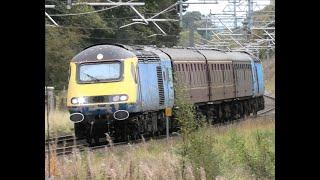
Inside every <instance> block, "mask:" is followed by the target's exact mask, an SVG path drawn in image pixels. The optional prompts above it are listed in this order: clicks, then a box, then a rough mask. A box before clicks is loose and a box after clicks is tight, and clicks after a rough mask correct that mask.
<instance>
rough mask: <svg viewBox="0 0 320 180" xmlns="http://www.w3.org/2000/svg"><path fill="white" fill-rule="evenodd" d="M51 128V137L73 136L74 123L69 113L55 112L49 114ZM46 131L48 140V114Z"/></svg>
mask: <svg viewBox="0 0 320 180" xmlns="http://www.w3.org/2000/svg"><path fill="white" fill-rule="evenodd" d="M49 128H50V137H53V136H62V135H72V134H73V123H72V122H71V121H70V119H69V113H68V112H67V111H53V112H50V113H49ZM45 131H46V135H45V137H46V139H47V131H48V126H47V114H45Z"/></svg>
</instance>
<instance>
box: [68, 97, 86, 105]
mask: <svg viewBox="0 0 320 180" xmlns="http://www.w3.org/2000/svg"><path fill="white" fill-rule="evenodd" d="M85 102H86V99H85V98H84V97H78V98H76V97H74V98H72V99H71V103H72V104H83V103H85Z"/></svg>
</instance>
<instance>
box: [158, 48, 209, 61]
mask: <svg viewBox="0 0 320 180" xmlns="http://www.w3.org/2000/svg"><path fill="white" fill-rule="evenodd" d="M160 49H161V50H162V51H163V52H165V53H166V54H168V55H169V56H170V57H171V59H172V60H173V61H205V60H206V59H205V58H204V57H203V55H201V54H200V53H198V52H197V51H196V50H192V49H175V48H160Z"/></svg>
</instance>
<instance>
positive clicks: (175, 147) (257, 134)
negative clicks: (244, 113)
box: [46, 117, 275, 180]
mask: <svg viewBox="0 0 320 180" xmlns="http://www.w3.org/2000/svg"><path fill="white" fill-rule="evenodd" d="M191 134H192V135H191ZM191 134H190V136H189V137H192V139H188V140H187V141H185V142H183V138H182V137H178V138H171V139H170V140H168V141H166V140H164V139H163V140H155V141H148V142H146V143H140V144H134V145H126V146H114V147H111V148H105V149H103V150H97V151H94V152H90V151H87V152H81V153H80V152H76V151H75V152H74V154H72V155H68V156H65V157H64V156H58V157H56V156H54V153H53V154H52V155H51V174H53V175H54V176H55V179H157V180H158V179H274V157H275V156H274V120H273V118H271V117H270V118H260V119H255V120H251V119H248V120H246V121H242V122H240V123H238V124H231V125H228V126H224V127H214V128H213V127H206V126H204V127H200V128H198V130H197V131H194V132H192V133H191ZM186 142H187V143H186ZM183 143H186V146H187V147H188V148H186V156H182V155H181V153H180V152H179V151H181V145H182V144H183ZM182 162H184V164H182ZM47 163H48V159H46V164H47ZM54 164H55V165H54ZM47 168H48V167H46V169H47ZM46 174H47V175H48V169H47V171H46Z"/></svg>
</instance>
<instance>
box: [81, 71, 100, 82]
mask: <svg viewBox="0 0 320 180" xmlns="http://www.w3.org/2000/svg"><path fill="white" fill-rule="evenodd" d="M81 73H83V74H85V75H86V76H88V77H89V78H91V79H93V80H95V81H97V82H99V81H100V79H98V78H96V77H93V76H91V75H89V74H87V73H84V72H81Z"/></svg>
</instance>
